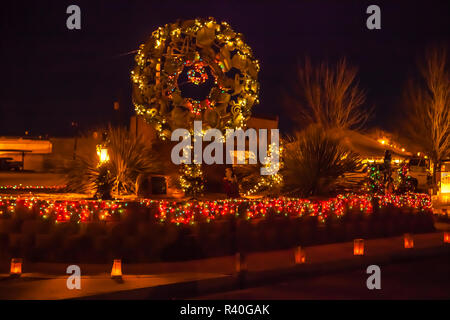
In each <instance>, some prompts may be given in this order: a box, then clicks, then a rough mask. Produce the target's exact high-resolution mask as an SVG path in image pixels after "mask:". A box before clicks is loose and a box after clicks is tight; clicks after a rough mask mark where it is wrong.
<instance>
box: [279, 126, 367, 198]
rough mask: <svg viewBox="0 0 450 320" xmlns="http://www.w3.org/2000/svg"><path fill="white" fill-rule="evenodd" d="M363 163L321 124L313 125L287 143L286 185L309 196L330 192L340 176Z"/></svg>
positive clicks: (285, 187) (287, 187)
mask: <svg viewBox="0 0 450 320" xmlns="http://www.w3.org/2000/svg"><path fill="white" fill-rule="evenodd" d="M360 165H361V162H360V159H359V156H358V155H357V154H356V153H354V152H353V151H350V150H348V149H347V148H345V147H344V146H342V145H341V144H340V143H339V141H338V140H337V139H334V138H332V137H331V136H330V134H329V133H327V132H326V131H324V130H323V129H322V128H321V127H318V126H312V127H309V128H307V129H306V130H305V131H303V132H300V133H297V134H296V136H295V138H291V139H290V141H289V142H287V143H285V153H284V168H283V170H282V174H283V179H284V189H285V191H286V192H287V193H289V194H292V195H296V196H301V197H307V196H314V195H324V194H327V193H329V192H330V191H331V190H332V189H333V187H334V186H335V184H336V181H337V179H338V178H339V177H340V176H342V175H343V174H344V173H346V172H350V171H353V170H355V169H357V168H358V167H359V166H360Z"/></svg>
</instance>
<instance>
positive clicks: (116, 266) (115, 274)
mask: <svg viewBox="0 0 450 320" xmlns="http://www.w3.org/2000/svg"><path fill="white" fill-rule="evenodd" d="M111 278H113V279H121V278H122V260H121V259H114V262H113V267H112V270H111Z"/></svg>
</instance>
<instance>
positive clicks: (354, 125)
mask: <svg viewBox="0 0 450 320" xmlns="http://www.w3.org/2000/svg"><path fill="white" fill-rule="evenodd" d="M356 75H357V68H355V67H352V66H349V65H348V64H347V61H346V60H345V59H341V60H340V61H339V62H338V63H337V64H336V65H334V66H330V65H329V64H328V63H326V62H322V63H320V64H319V65H317V66H313V65H312V63H311V60H310V59H309V58H306V59H305V62H304V63H303V64H299V66H298V69H297V77H298V83H297V84H296V86H295V88H294V92H293V93H292V94H290V95H289V96H288V97H287V103H288V104H289V105H288V108H290V109H291V112H293V113H294V119H295V120H296V121H297V122H298V123H299V124H301V125H308V124H311V123H316V124H320V125H321V126H322V127H324V128H340V129H360V128H361V127H362V126H363V125H364V124H365V123H366V121H367V120H368V119H369V117H370V114H371V111H370V110H365V109H364V108H363V105H364V102H365V100H366V94H365V92H364V91H363V90H361V89H360V88H359V84H358V82H357V80H356Z"/></svg>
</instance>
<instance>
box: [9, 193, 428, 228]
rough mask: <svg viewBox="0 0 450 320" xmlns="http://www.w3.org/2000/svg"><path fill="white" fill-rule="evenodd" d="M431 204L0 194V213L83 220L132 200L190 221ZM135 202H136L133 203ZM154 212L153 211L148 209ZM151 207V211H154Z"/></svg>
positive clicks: (418, 198) (384, 199)
mask: <svg viewBox="0 0 450 320" xmlns="http://www.w3.org/2000/svg"><path fill="white" fill-rule="evenodd" d="M375 203H377V204H378V207H379V208H386V207H392V206H393V207H396V208H406V209H416V210H418V211H426V210H431V209H432V206H431V200H430V197H429V196H428V195H426V194H417V193H408V194H404V195H394V194H390V195H370V194H363V195H356V194H346V195H338V196H337V197H334V198H330V199H326V200H309V199H297V198H274V199H263V200H247V199H229V200H216V201H212V200H207V201H201V200H198V201H195V200H193V201H183V202H176V201H167V200H151V199H144V200H141V201H139V202H129V201H123V200H121V201H119V200H111V201H97V200H67V201H63V200H53V199H52V200H46V199H40V198H38V197H14V196H7V197H0V219H1V218H2V217H7V216H14V215H15V214H18V212H20V211H22V212H25V213H35V214H38V215H39V217H41V218H42V219H44V220H50V221H54V222H55V223H61V222H69V221H71V222H77V223H84V222H88V221H96V220H98V221H117V220H120V219H121V218H122V217H123V216H124V215H126V214H127V210H128V209H129V206H130V204H133V209H137V210H139V209H140V208H144V209H147V210H152V208H153V209H154V210H155V211H154V218H155V219H157V220H158V221H160V222H169V223H175V224H177V225H179V224H194V223H196V222H200V221H204V222H211V221H214V220H216V219H218V218H220V217H227V216H230V215H234V216H236V217H239V218H241V219H248V220H250V219H261V218H265V217H266V216H267V215H268V214H269V213H272V214H275V215H278V216H285V217H290V218H299V217H303V216H316V217H317V218H318V220H319V221H320V222H326V220H327V219H329V218H331V217H335V218H340V217H342V216H343V215H344V214H345V213H346V212H347V210H359V211H361V212H362V213H365V214H371V213H373V209H374V208H373V206H374V204H375ZM136 206H137V208H136ZM150 212H152V211H150ZM152 213H153V212H152Z"/></svg>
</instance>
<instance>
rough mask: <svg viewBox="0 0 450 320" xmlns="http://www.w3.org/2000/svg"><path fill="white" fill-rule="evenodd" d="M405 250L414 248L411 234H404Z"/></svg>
mask: <svg viewBox="0 0 450 320" xmlns="http://www.w3.org/2000/svg"><path fill="white" fill-rule="evenodd" d="M404 242H405V248H406V249H411V248H414V239H413V237H412V235H411V234H409V233H405V235H404Z"/></svg>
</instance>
